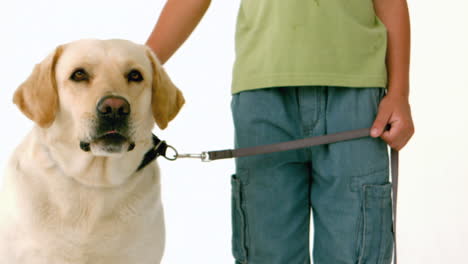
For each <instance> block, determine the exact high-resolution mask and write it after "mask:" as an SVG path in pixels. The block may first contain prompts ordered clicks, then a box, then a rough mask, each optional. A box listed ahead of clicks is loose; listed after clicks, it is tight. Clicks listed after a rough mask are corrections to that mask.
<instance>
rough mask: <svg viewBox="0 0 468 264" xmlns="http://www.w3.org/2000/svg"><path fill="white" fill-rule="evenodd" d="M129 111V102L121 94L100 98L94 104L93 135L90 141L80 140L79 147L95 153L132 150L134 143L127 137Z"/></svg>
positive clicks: (114, 152)
mask: <svg viewBox="0 0 468 264" xmlns="http://www.w3.org/2000/svg"><path fill="white" fill-rule="evenodd" d="M130 112H131V109H130V104H129V103H128V101H127V100H126V99H125V98H123V97H121V96H114V95H108V96H104V97H103V98H101V99H100V100H99V102H98V103H97V105H96V116H97V126H96V128H95V136H93V137H92V140H91V141H90V142H84V141H81V142H80V148H81V149H82V150H83V151H86V152H87V151H92V152H93V153H95V154H97V155H106V154H116V153H122V152H123V151H125V150H126V151H131V150H133V149H134V148H135V143H134V142H130V140H129V138H128V130H129V128H128V123H129V121H128V120H129V116H130ZM125 148H126V149H125Z"/></svg>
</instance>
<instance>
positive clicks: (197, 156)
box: [176, 151, 211, 162]
mask: <svg viewBox="0 0 468 264" xmlns="http://www.w3.org/2000/svg"><path fill="white" fill-rule="evenodd" d="M178 158H187V159H200V160H201V161H203V162H208V161H211V160H210V155H208V152H206V151H203V152H202V153H199V154H190V153H187V154H177V155H176V159H178Z"/></svg>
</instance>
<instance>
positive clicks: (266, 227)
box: [231, 86, 393, 264]
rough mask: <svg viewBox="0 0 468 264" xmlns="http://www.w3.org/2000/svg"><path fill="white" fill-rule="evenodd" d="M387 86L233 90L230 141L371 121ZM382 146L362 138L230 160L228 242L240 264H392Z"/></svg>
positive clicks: (268, 139)
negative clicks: (233, 165)
mask: <svg viewBox="0 0 468 264" xmlns="http://www.w3.org/2000/svg"><path fill="white" fill-rule="evenodd" d="M383 96H385V89H383V88H343V87H324V86H308V87H280V88H265V89H258V90H252V91H244V92H241V93H238V94H235V95H233V98H232V102H231V107H232V113H233V119H234V126H235V146H236V148H239V147H248V146H255V145H263V144H270V143H276V142H282V141H289V140H295V139H299V138H304V137H310V136H319V135H324V134H330V133H335V132H341V131H346V130H352V129H359V128H366V127H370V126H371V125H372V123H373V121H374V119H375V117H376V114H377V110H378V105H379V102H380V100H381V99H382V97H383ZM388 163H389V160H388V149H387V144H386V143H385V142H384V141H383V140H382V139H380V138H371V137H368V138H362V139H357V140H351V141H346V142H338V143H333V144H328V145H321V146H315V147H309V148H305V149H300V150H291V151H286V152H277V153H271V154H265V155H257V156H250V157H242V158H238V159H236V173H235V174H234V175H233V176H232V180H231V183H232V225H233V226H232V228H233V237H232V246H233V255H234V257H235V259H236V263H237V264H240V263H242V264H245V263H248V264H307V263H310V256H309V225H310V215H311V210H312V216H313V223H314V225H313V226H314V238H313V239H314V243H313V254H312V255H313V260H314V264H389V263H391V260H392V251H393V237H392V232H393V231H392V209H391V208H392V207H391V206H392V205H391V203H392V201H391V183H389V164H388Z"/></svg>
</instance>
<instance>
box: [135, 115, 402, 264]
mask: <svg viewBox="0 0 468 264" xmlns="http://www.w3.org/2000/svg"><path fill="white" fill-rule="evenodd" d="M385 130H390V124H388V125H387V126H386V127H385ZM368 136H370V128H362V129H356V130H349V131H345V132H339V133H334V134H328V135H323V136H315V137H308V138H304V139H298V140H292V141H286V142H281V143H275V144H268V145H261V146H254V147H246V148H238V149H225V150H215V151H204V152H201V153H199V154H179V153H178V152H177V150H176V149H175V148H174V147H172V146H170V145H168V144H167V143H166V142H165V141H162V140H160V139H159V138H158V137H156V136H155V135H154V134H153V145H154V146H153V147H152V148H151V149H150V150H149V151H148V152H146V154H145V156H144V158H143V161H142V162H141V164H140V165H139V166H138V169H137V171H139V170H141V169H142V168H144V167H145V166H146V165H148V164H149V163H151V162H152V161H153V160H155V159H156V158H158V157H159V156H163V157H164V158H166V159H168V160H171V161H174V160H177V159H179V158H195V159H200V160H201V161H204V162H208V161H214V160H220V159H229V158H238V157H245V156H253V155H259V154H266V153H272V152H281V151H287V150H293V149H300V148H305V147H312V146H318V145H323V144H331V143H335V142H339V141H346V140H352V139H358V138H363V137H368ZM167 149H172V151H173V152H174V155H173V156H172V157H168V156H167V154H166V152H167ZM390 168H391V174H392V193H393V194H392V200H393V203H392V211H393V230H392V231H393V241H394V245H395V247H394V251H393V259H394V264H397V243H396V224H397V215H396V213H397V197H398V151H397V150H395V149H391V152H390Z"/></svg>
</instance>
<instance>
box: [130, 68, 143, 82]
mask: <svg viewBox="0 0 468 264" xmlns="http://www.w3.org/2000/svg"><path fill="white" fill-rule="evenodd" d="M127 79H128V81H129V82H141V81H143V75H141V72H139V71H137V70H131V71H130V72H129V73H128V75H127Z"/></svg>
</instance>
